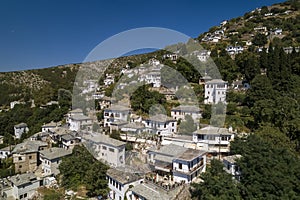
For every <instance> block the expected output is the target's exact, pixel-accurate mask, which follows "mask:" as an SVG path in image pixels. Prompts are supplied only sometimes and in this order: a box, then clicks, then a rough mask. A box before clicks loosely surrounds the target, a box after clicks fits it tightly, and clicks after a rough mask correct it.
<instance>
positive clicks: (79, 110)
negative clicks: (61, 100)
mask: <svg viewBox="0 0 300 200" xmlns="http://www.w3.org/2000/svg"><path fill="white" fill-rule="evenodd" d="M69 113H73V114H75V113H83V111H82V109H80V108H76V109H74V110H71V111H70V112H69Z"/></svg>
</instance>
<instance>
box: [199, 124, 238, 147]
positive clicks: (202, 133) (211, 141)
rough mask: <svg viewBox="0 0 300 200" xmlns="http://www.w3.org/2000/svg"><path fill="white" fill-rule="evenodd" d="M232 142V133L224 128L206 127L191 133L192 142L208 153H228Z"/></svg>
mask: <svg viewBox="0 0 300 200" xmlns="http://www.w3.org/2000/svg"><path fill="white" fill-rule="evenodd" d="M233 140H234V133H233V132H229V130H228V129H226V128H218V127H213V126H208V127H205V128H202V129H199V130H197V131H195V132H194V133H193V142H195V143H196V144H197V146H198V147H202V149H203V150H206V151H207V152H209V153H218V152H219V153H227V152H229V148H230V142H231V141H233Z"/></svg>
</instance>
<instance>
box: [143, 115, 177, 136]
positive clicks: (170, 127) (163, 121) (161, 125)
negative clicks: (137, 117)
mask: <svg viewBox="0 0 300 200" xmlns="http://www.w3.org/2000/svg"><path fill="white" fill-rule="evenodd" d="M142 123H143V124H144V125H145V128H146V130H147V131H148V132H150V133H154V134H157V135H161V136H169V135H172V134H174V133H176V132H177V121H176V120H175V119H173V118H171V117H168V116H167V115H163V114H158V115H154V116H151V117H150V118H147V119H143V121H142Z"/></svg>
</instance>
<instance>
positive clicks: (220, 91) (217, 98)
mask: <svg viewBox="0 0 300 200" xmlns="http://www.w3.org/2000/svg"><path fill="white" fill-rule="evenodd" d="M227 88H228V82H227V81H223V80H222V79H212V80H211V81H207V82H206V83H205V88H204V90H205V96H204V97H205V100H204V104H217V103H219V102H222V103H226V91H227Z"/></svg>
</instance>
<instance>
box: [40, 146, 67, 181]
mask: <svg viewBox="0 0 300 200" xmlns="http://www.w3.org/2000/svg"><path fill="white" fill-rule="evenodd" d="M70 154H72V150H66V149H63V148H58V147H53V148H50V149H45V150H42V151H40V160H41V163H42V170H43V174H44V175H57V174H59V170H58V166H59V164H60V163H61V159H62V158H63V157H65V156H68V155H70Z"/></svg>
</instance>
